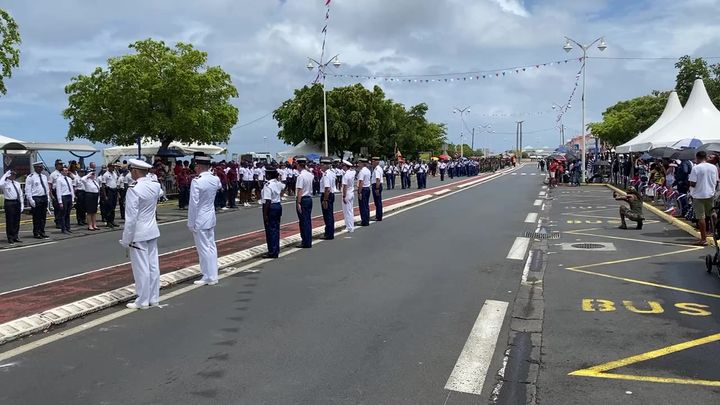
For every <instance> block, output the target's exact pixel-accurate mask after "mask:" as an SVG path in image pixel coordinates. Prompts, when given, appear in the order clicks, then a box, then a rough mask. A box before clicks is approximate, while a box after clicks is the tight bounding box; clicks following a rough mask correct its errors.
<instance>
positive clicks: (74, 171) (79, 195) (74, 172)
mask: <svg viewBox="0 0 720 405" xmlns="http://www.w3.org/2000/svg"><path fill="white" fill-rule="evenodd" d="M73 163H74V162H73ZM73 163H71V164H70V177H72V179H73V187H74V188H75V219H76V220H77V224H78V225H80V226H83V225H87V223H86V222H85V220H86V219H87V218H86V216H87V213H86V212H85V182H83V181H82V177H83V176H84V175H85V170H83V169H80V168H79V167H78V166H77V164H73Z"/></svg>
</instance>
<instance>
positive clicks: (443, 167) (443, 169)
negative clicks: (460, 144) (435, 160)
mask: <svg viewBox="0 0 720 405" xmlns="http://www.w3.org/2000/svg"><path fill="white" fill-rule="evenodd" d="M438 166H439V168H440V181H445V172H446V171H447V163H446V162H445V160H442V161H441V162H440V164H439V165H438Z"/></svg>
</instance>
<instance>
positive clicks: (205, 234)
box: [193, 228, 218, 282]
mask: <svg viewBox="0 0 720 405" xmlns="http://www.w3.org/2000/svg"><path fill="white" fill-rule="evenodd" d="M193 239H195V247H196V248H197V252H198V257H199V258H200V270H201V271H202V274H203V278H202V279H203V281H207V282H211V281H217V280H218V257H217V246H215V228H210V229H199V230H198V231H197V232H193Z"/></svg>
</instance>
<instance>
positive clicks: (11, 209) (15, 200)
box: [0, 169, 25, 245]
mask: <svg viewBox="0 0 720 405" xmlns="http://www.w3.org/2000/svg"><path fill="white" fill-rule="evenodd" d="M16 176H17V173H16V172H15V171H14V170H12V169H11V170H8V171H7V172H5V174H4V175H3V176H2V177H0V190H2V191H3V195H4V197H5V198H4V204H3V208H4V210H5V234H6V235H7V239H8V243H9V244H11V245H14V244H15V242H20V239H19V233H20V214H21V213H22V211H23V209H24V208H25V204H24V198H23V196H22V192H21V191H20V190H21V189H20V183H18V182H17V181H16V180H15V178H16Z"/></svg>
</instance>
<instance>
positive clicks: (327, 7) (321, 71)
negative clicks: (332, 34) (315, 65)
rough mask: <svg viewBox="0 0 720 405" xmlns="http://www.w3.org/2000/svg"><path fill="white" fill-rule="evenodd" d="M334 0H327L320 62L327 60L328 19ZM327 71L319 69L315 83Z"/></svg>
mask: <svg viewBox="0 0 720 405" xmlns="http://www.w3.org/2000/svg"><path fill="white" fill-rule="evenodd" d="M331 2H332V0H325V23H324V25H323V29H322V31H321V33H322V36H323V40H322V49H321V50H320V63H324V60H325V43H326V42H327V31H328V21H329V20H330V3H331ZM324 75H325V73H324V72H323V69H318V74H317V76H316V77H315V83H317V82H319V81H320V79H321V78H323V76H324Z"/></svg>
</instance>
